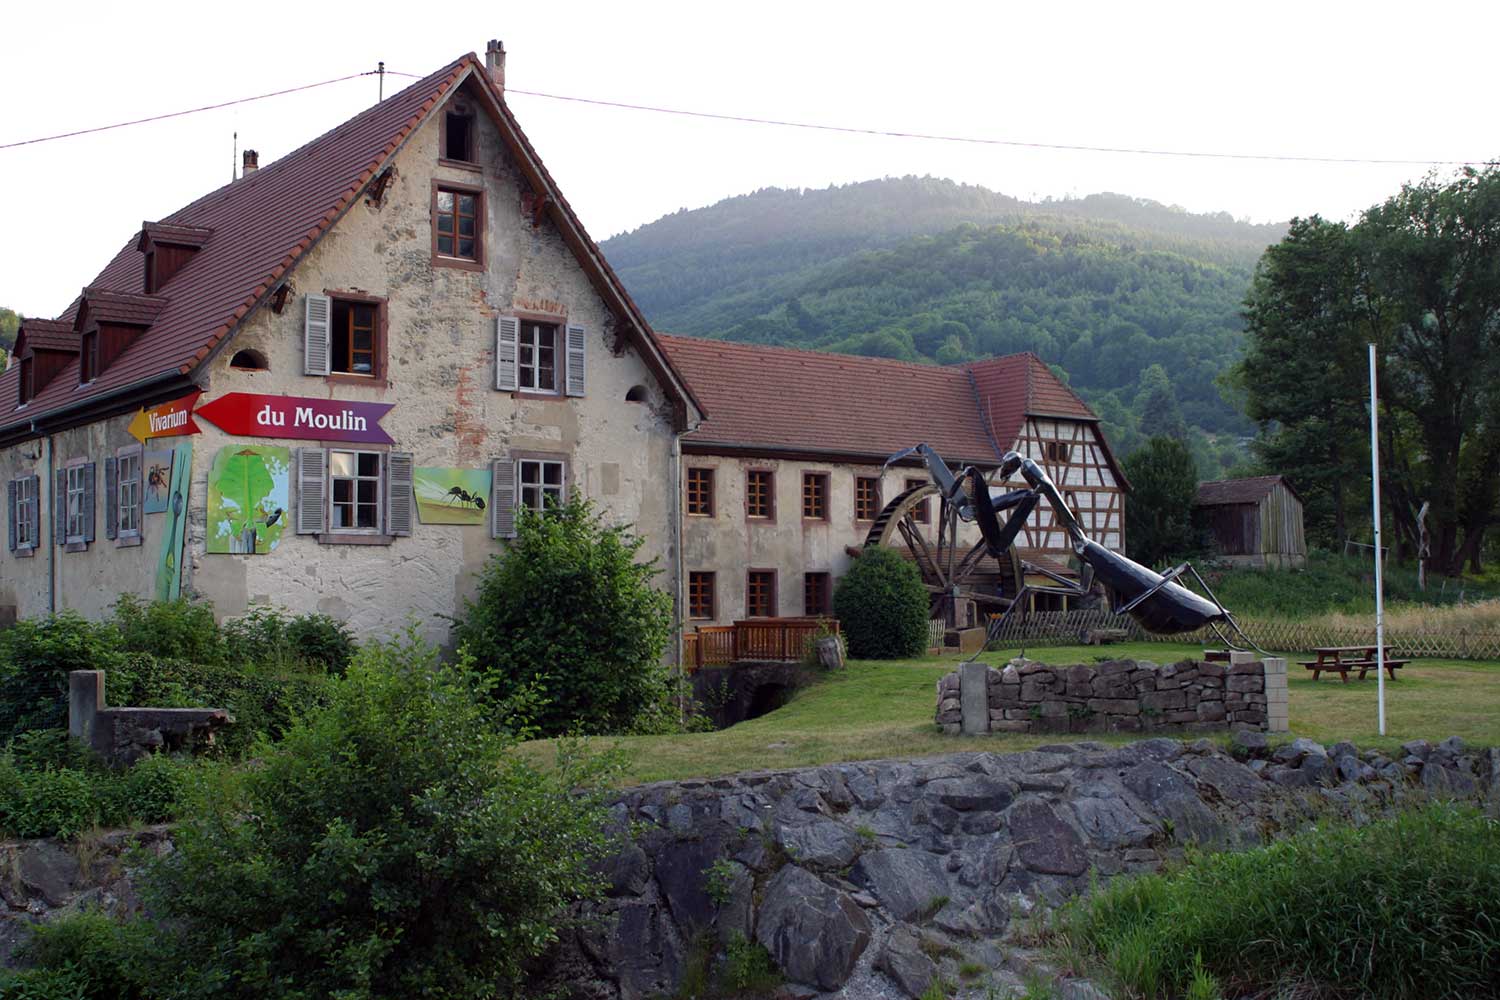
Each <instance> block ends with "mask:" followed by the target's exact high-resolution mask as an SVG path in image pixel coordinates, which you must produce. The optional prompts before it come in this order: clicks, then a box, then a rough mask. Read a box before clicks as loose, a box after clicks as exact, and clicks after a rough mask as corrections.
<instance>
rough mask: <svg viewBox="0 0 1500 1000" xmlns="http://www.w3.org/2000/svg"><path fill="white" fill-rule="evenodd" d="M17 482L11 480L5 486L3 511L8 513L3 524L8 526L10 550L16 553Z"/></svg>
mask: <svg viewBox="0 0 1500 1000" xmlns="http://www.w3.org/2000/svg"><path fill="white" fill-rule="evenodd" d="M17 486H18V484H17V482H16V481H15V480H14V479H12V480H11V481H10V482H8V483H6V484H5V509H6V510H7V511H9V514H8V516H7V517H6V519H5V523H6V524H7V525H9V526H10V535H9V543H10V550H11V551H12V552H14V551H16V489H17Z"/></svg>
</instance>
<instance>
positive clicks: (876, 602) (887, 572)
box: [833, 545, 929, 660]
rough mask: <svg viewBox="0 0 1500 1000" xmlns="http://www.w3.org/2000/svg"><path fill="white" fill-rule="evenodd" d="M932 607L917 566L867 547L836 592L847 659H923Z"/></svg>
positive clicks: (835, 610) (897, 555)
mask: <svg viewBox="0 0 1500 1000" xmlns="http://www.w3.org/2000/svg"><path fill="white" fill-rule="evenodd" d="M928 605H929V602H928V598H927V588H926V587H924V586H923V585H922V575H921V573H919V572H918V571H917V567H916V565H915V564H913V563H911V562H909V561H908V560H906V559H904V558H902V557H901V554H900V553H899V552H897V551H896V550H895V549H892V548H887V547H886V546H883V545H872V546H868V547H866V548H865V550H864V552H863V553H862V554H861V555H860V557H859V558H858V559H856V560H854V565H853V566H851V567H850V568H849V572H847V573H845V574H844V575H843V577H841V578H840V579H839V582H838V586H837V587H836V588H835V589H834V592H833V613H834V615H835V616H837V618H838V620H839V623H840V624H841V625H842V627H843V632H844V636H845V638H846V640H847V641H848V643H849V655H850V656H851V657H854V658H855V659H861V660H894V659H900V658H902V657H907V656H918V655H920V654H921V653H922V651H923V650H924V649H926V648H927V611H928Z"/></svg>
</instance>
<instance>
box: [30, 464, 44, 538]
mask: <svg viewBox="0 0 1500 1000" xmlns="http://www.w3.org/2000/svg"><path fill="white" fill-rule="evenodd" d="M29 478H30V480H31V531H30V532H29V534H28V537H30V538H31V547H32V548H34V549H35V548H40V547H41V544H42V541H41V539H42V477H41V476H31V477H29Z"/></svg>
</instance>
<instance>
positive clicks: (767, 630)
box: [682, 618, 839, 672]
mask: <svg viewBox="0 0 1500 1000" xmlns="http://www.w3.org/2000/svg"><path fill="white" fill-rule="evenodd" d="M838 634H839V623H838V620H837V619H834V618H746V619H744V620H741V621H737V622H735V623H734V624H733V625H700V626H698V628H697V629H696V630H694V631H692V632H685V633H683V636H682V650H683V664H684V666H685V667H686V669H687V670H688V671H689V672H692V671H695V670H699V669H701V668H703V667H717V666H723V665H724V664H727V663H733V662H734V661H735V660H800V659H802V657H803V656H804V655H805V654H806V653H807V650H808V647H809V646H811V645H812V643H813V641H814V640H816V639H818V638H819V637H821V636H825V635H838Z"/></svg>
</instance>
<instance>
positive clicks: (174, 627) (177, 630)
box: [114, 594, 224, 663]
mask: <svg viewBox="0 0 1500 1000" xmlns="http://www.w3.org/2000/svg"><path fill="white" fill-rule="evenodd" d="M114 607H115V628H116V629H118V630H119V633H120V639H121V641H122V642H123V648H124V649H125V650H126V651H128V652H132V653H149V654H151V655H152V656H164V657H170V658H172V659H181V660H192V661H193V662H195V663H219V662H221V661H222V659H223V656H224V648H223V642H222V640H221V638H220V636H219V625H218V623H217V622H216V621H214V609H213V605H212V604H208V603H206V602H197V603H195V602H192V601H189V600H187V599H186V598H179V599H178V600H175V601H151V602H150V603H149V604H148V603H144V602H142V601H141V599H140V598H138V597H135V596H134V595H132V594H121V595H120V598H119V600H117V601H115V606H114Z"/></svg>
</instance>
